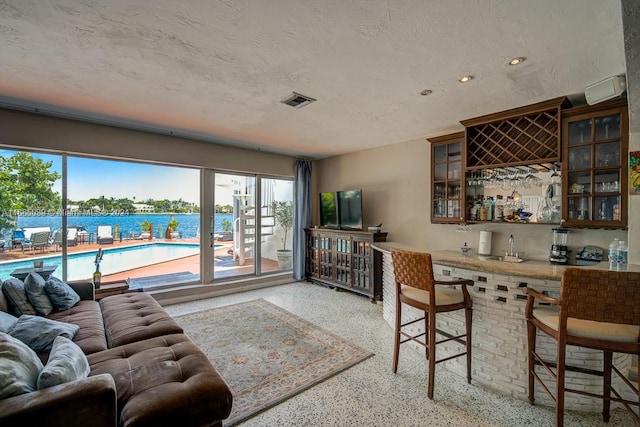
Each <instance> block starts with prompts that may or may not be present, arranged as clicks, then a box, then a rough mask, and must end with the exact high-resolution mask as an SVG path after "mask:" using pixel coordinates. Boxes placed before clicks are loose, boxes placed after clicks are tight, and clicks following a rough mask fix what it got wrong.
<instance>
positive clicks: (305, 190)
mask: <svg viewBox="0 0 640 427" xmlns="http://www.w3.org/2000/svg"><path fill="white" fill-rule="evenodd" d="M294 176H295V178H294V184H293V200H294V206H295V208H294V212H293V278H294V279H296V280H302V279H304V257H305V247H304V246H305V242H304V229H305V228H309V227H311V216H312V215H311V208H312V207H311V162H309V161H307V160H298V161H296V164H295V166H294Z"/></svg>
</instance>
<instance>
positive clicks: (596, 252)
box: [576, 245, 604, 265]
mask: <svg viewBox="0 0 640 427" xmlns="http://www.w3.org/2000/svg"><path fill="white" fill-rule="evenodd" d="M603 257H604V249H602V248H601V247H599V246H592V245H587V246H585V247H584V248H582V250H581V251H580V252H578V253H577V254H576V265H594V264H597V263H599V262H600V261H602V258H603Z"/></svg>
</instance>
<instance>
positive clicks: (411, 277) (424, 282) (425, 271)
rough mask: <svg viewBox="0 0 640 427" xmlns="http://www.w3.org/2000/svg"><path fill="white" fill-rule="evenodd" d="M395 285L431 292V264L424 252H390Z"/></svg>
mask: <svg viewBox="0 0 640 427" xmlns="http://www.w3.org/2000/svg"><path fill="white" fill-rule="evenodd" d="M391 259H392V260H393V271H394V275H395V278H396V283H397V284H403V285H406V286H411V287H413V288H418V289H421V290H423V291H430V292H431V291H433V264H432V262H431V254H430V253H426V252H414V251H400V250H397V249H392V250H391Z"/></svg>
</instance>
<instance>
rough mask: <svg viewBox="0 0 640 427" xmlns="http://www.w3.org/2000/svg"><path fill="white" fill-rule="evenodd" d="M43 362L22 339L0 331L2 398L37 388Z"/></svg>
mask: <svg viewBox="0 0 640 427" xmlns="http://www.w3.org/2000/svg"><path fill="white" fill-rule="evenodd" d="M40 371H42V362H41V361H40V359H39V358H38V356H37V355H36V354H35V353H34V351H33V350H31V349H30V348H29V347H27V346H26V345H25V344H24V343H23V342H22V341H20V340H17V339H15V338H13V337H11V336H10V335H7V334H5V333H3V332H0V399H5V398H7V397H11V396H17V395H19V394H24V393H29V392H32V391H35V390H37V383H38V375H39V374H40Z"/></svg>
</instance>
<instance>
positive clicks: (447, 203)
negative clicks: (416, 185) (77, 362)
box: [429, 132, 464, 223]
mask: <svg viewBox="0 0 640 427" xmlns="http://www.w3.org/2000/svg"><path fill="white" fill-rule="evenodd" d="M429 142H431V159H432V162H431V164H432V167H431V221H432V222H441V223H456V222H460V220H461V218H462V217H463V216H464V211H463V203H462V200H463V199H462V197H463V194H462V192H463V186H462V182H463V180H464V174H463V172H462V170H463V169H462V165H463V158H462V153H463V150H462V148H463V144H464V132H458V133H456V134H452V135H446V136H441V137H437V138H429Z"/></svg>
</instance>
